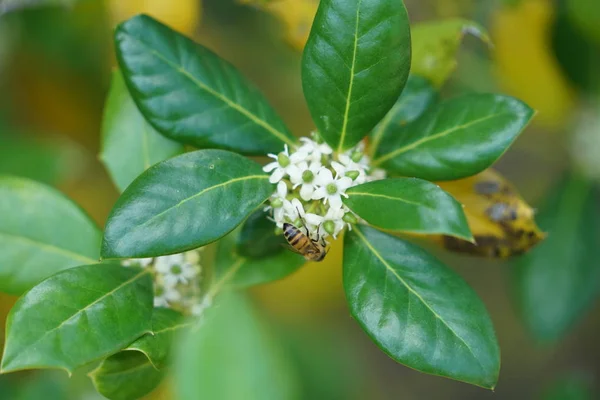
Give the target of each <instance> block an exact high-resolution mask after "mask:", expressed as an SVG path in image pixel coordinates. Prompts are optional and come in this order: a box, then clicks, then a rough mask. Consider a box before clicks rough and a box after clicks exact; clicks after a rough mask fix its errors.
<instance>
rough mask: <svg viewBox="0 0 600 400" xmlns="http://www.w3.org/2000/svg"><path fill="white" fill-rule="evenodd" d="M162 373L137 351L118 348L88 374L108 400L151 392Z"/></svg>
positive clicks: (133, 396)
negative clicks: (118, 349)
mask: <svg viewBox="0 0 600 400" xmlns="http://www.w3.org/2000/svg"><path fill="white" fill-rule="evenodd" d="M163 377H164V372H161V371H159V370H157V369H156V368H154V366H153V365H152V363H151V362H150V360H148V357H146V356H145V355H144V354H143V353H140V352H138V351H122V352H120V353H117V354H115V355H112V356H110V357H108V358H107V359H105V360H103V361H102V362H101V363H100V365H99V366H98V368H96V369H95V370H94V371H92V372H91V373H90V378H91V379H92V382H93V383H94V386H95V387H96V390H98V393H100V394H101V395H102V396H104V397H106V398H107V399H110V400H131V399H138V398H140V397H142V396H145V395H146V394H148V393H150V392H152V391H153V390H154V389H155V388H156V387H157V386H158V385H159V384H160V382H161V381H162V379H163Z"/></svg>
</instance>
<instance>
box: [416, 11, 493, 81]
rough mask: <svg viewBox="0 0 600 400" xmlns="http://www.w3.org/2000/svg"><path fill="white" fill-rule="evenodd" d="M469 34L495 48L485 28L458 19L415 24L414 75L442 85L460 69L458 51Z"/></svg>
mask: <svg viewBox="0 0 600 400" xmlns="http://www.w3.org/2000/svg"><path fill="white" fill-rule="evenodd" d="M467 33H470V34H472V35H474V36H476V37H478V38H480V39H481V40H482V41H483V42H484V43H487V44H488V45H491V42H490V38H489V36H488V34H487V32H486V31H485V29H484V28H483V27H482V26H481V25H479V24H477V23H475V22H472V21H468V20H464V19H460V18H455V19H447V20H440V21H432V22H424V23H420V24H415V25H414V26H413V27H412V29H411V36H412V62H411V70H410V72H411V73H412V74H416V75H420V76H423V77H425V78H427V79H429V81H431V82H432V83H433V84H434V85H435V86H438V87H439V86H442V84H443V83H444V82H446V80H447V79H448V77H449V76H450V74H452V72H454V70H455V69H456V52H457V51H458V48H459V46H460V43H461V41H462V38H463V37H464V35H466V34H467Z"/></svg>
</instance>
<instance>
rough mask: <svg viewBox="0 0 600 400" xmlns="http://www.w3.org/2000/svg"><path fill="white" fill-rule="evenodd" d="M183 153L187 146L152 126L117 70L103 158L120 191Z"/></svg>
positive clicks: (107, 107) (107, 111)
mask: <svg viewBox="0 0 600 400" xmlns="http://www.w3.org/2000/svg"><path fill="white" fill-rule="evenodd" d="M182 152H183V145H181V144H179V143H177V142H174V141H172V140H170V139H167V138H166V137H164V136H162V135H161V134H159V133H158V132H156V131H155V130H154V128H152V126H150V124H149V123H148V122H146V120H145V119H144V116H143V115H142V114H141V113H140V112H139V110H138V109H137V107H136V105H135V103H134V102H133V100H132V99H131V96H130V95H129V92H128V91H127V87H126V86H125V82H124V81H123V76H122V75H121V72H120V71H118V70H117V71H114V72H113V75H112V83H111V86H110V92H109V94H108V98H107V100H106V104H105V106H104V120H103V123H102V150H101V152H100V160H101V161H102V162H103V163H104V165H105V166H106V169H107V170H108V172H109V174H110V176H111V177H112V179H113V181H114V182H115V184H116V185H117V187H118V188H119V190H120V191H123V190H125V188H127V186H129V184H130V183H131V182H132V181H133V180H134V179H135V178H136V177H137V176H138V175H140V174H141V173H142V172H144V171H145V170H146V169H148V168H150V166H152V165H154V164H156V163H157V162H159V161H163V160H166V159H167V158H170V157H173V156H175V155H177V154H180V153H182Z"/></svg>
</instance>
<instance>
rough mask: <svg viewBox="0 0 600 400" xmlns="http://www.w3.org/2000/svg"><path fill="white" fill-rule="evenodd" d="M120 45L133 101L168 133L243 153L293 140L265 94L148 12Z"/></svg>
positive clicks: (119, 35) (127, 27)
mask: <svg viewBox="0 0 600 400" xmlns="http://www.w3.org/2000/svg"><path fill="white" fill-rule="evenodd" d="M149 32H152V34H148V33H149ZM115 43H116V50H117V58H118V60H119V66H120V67H121V70H122V71H123V77H124V78H125V82H126V84H127V87H128V88H129V90H130V92H131V95H132V97H133V99H134V101H135V102H136V104H137V105H138V107H139V109H140V111H141V112H142V114H144V116H145V117H146V119H147V120H148V122H150V123H151V124H152V125H153V126H154V127H155V128H156V129H157V130H158V131H159V132H161V133H162V134H164V135H165V136H167V137H170V138H172V139H174V140H177V141H180V142H182V143H188V144H191V145H194V146H197V147H200V148H203V147H214V148H221V149H228V150H234V151H238V152H240V153H242V154H264V153H267V152H277V151H279V150H280V149H281V147H282V146H283V144H285V143H287V144H289V145H292V144H293V143H294V139H293V136H291V134H290V133H289V132H288V130H287V128H286V127H285V125H284V124H283V122H282V121H281V119H280V118H279V116H277V114H275V112H274V111H273V109H272V108H271V106H269V104H268V103H267V101H266V100H265V99H264V97H263V96H262V94H260V92H258V90H257V89H255V88H254V87H253V86H252V85H251V84H250V83H248V82H247V81H246V80H245V79H244V78H243V77H242V76H241V75H240V74H239V72H237V70H236V69H235V68H234V67H233V66H232V65H231V64H229V63H228V62H226V61H225V60H223V59H221V58H220V57H219V56H217V55H216V54H214V53H213V52H211V51H210V50H208V49H207V48H205V47H203V46H201V45H199V44H196V43H194V42H193V41H191V40H190V39H188V38H186V37H185V36H182V35H181V34H179V33H177V32H175V31H174V30H172V29H170V28H169V27H167V26H165V25H163V24H161V23H160V22H158V21H156V20H154V19H152V18H151V17H148V16H146V15H140V16H137V17H134V18H132V19H130V20H128V21H126V22H124V23H123V24H121V25H119V27H118V28H117V31H116V33H115ZM149 75H154V76H161V79H149V78H148V76H149Z"/></svg>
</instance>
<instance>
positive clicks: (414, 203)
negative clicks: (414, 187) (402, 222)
mask: <svg viewBox="0 0 600 400" xmlns="http://www.w3.org/2000/svg"><path fill="white" fill-rule="evenodd" d="M347 194H348V196H350V197H352V196H359V197H360V196H364V197H381V198H384V199H389V200H394V201H400V202H402V203H406V204H410V205H414V206H417V207H424V208H429V209H431V210H435V209H434V208H432V207H429V206H427V205H426V204H423V203H416V202H414V201H410V200H406V199H403V198H401V197H393V196H388V195H385V194H379V193H367V192H352V191H348V193H347Z"/></svg>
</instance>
